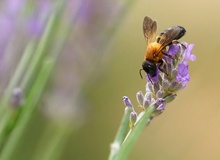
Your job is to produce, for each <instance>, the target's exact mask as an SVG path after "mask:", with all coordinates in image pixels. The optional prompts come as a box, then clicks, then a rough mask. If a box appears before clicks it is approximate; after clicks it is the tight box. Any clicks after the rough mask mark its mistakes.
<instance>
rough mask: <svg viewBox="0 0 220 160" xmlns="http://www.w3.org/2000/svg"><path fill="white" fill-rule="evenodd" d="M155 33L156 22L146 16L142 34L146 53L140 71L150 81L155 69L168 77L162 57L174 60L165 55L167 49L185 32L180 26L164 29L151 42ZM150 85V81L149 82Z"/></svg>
mask: <svg viewBox="0 0 220 160" xmlns="http://www.w3.org/2000/svg"><path fill="white" fill-rule="evenodd" d="M156 31H157V22H156V21H155V20H152V19H151V18H150V17H148V16H146V17H145V18H144V21H143V33H144V38H145V40H146V43H147V48H146V52H145V55H144V61H143V63H142V69H140V70H139V74H140V76H141V78H142V79H143V77H142V75H141V71H142V70H144V71H145V72H146V73H147V76H148V79H149V80H150V81H151V77H155V76H156V73H157V69H159V70H160V71H161V72H163V73H165V74H166V75H167V76H169V75H168V74H167V73H166V71H165V70H164V69H163V66H164V64H165V62H164V59H163V58H164V56H168V57H169V58H172V59H174V58H173V57H172V56H171V55H169V54H167V53H166V52H167V47H169V46H170V45H171V44H177V43H179V42H178V40H179V39H180V38H181V37H183V36H184V35H185V33H186V30H185V28H184V27H182V26H172V27H170V28H167V29H165V30H164V31H163V32H161V33H160V35H159V36H157V38H156V41H155V42H152V39H153V37H154V35H155V33H156ZM151 83H152V81H151Z"/></svg>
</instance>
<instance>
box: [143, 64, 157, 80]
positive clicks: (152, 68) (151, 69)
mask: <svg viewBox="0 0 220 160" xmlns="http://www.w3.org/2000/svg"><path fill="white" fill-rule="evenodd" d="M142 70H144V71H145V72H146V73H147V74H149V75H150V76H151V77H154V76H156V72H157V65H156V64H155V63H154V62H151V61H149V60H144V61H143V63H142V69H140V71H139V72H140V76H141V78H143V77H142V75H141V71H142Z"/></svg>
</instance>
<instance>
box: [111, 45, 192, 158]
mask: <svg viewBox="0 0 220 160" xmlns="http://www.w3.org/2000/svg"><path fill="white" fill-rule="evenodd" d="M193 47H194V44H187V43H182V44H175V45H171V46H170V47H169V50H168V52H167V54H168V55H170V56H172V57H175V58H173V59H171V58H169V57H168V56H165V57H164V60H165V62H166V65H164V68H163V69H164V70H165V71H166V73H168V75H166V74H164V73H163V72H160V71H159V70H157V75H156V76H155V77H150V76H149V75H147V76H146V79H147V84H146V93H145V94H143V93H142V92H141V91H139V92H137V94H136V98H137V102H138V104H139V106H140V107H141V108H142V109H143V111H142V112H141V113H139V114H137V112H135V110H134V107H133V105H132V103H131V101H130V99H129V98H128V97H127V96H124V97H123V101H124V104H125V115H124V117H123V121H122V123H121V126H120V128H119V130H118V133H117V135H116V138H115V140H114V142H113V143H112V144H111V153H110V156H109V160H124V159H127V157H128V154H129V152H130V151H131V149H132V147H133V146H134V144H135V142H136V141H137V139H138V137H139V135H140V134H141V132H142V130H143V129H144V128H145V126H146V125H148V124H149V123H150V122H151V121H152V120H153V118H154V117H156V116H158V115H160V114H161V113H163V111H164V110H165V108H166V105H167V103H170V102H172V101H173V100H174V99H175V98H176V96H177V92H178V91H179V90H182V89H184V88H185V87H186V85H187V83H188V82H189V81H190V76H189V64H188V62H189V61H194V60H196V57H195V55H194V54H193V53H192V49H193ZM149 78H151V79H149ZM128 123H130V130H129V125H128ZM124 125H126V126H124ZM128 130H129V131H128ZM127 131H128V132H127Z"/></svg>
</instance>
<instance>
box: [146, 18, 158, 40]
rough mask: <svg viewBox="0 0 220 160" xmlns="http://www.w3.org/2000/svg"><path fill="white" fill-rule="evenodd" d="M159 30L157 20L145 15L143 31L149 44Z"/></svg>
mask: <svg viewBox="0 0 220 160" xmlns="http://www.w3.org/2000/svg"><path fill="white" fill-rule="evenodd" d="M156 31H157V22H156V21H154V20H152V19H151V18H150V17H148V16H146V17H144V21H143V32H144V37H145V39H146V42H147V44H149V43H150V42H151V40H152V38H153V36H154V35H155V33H156Z"/></svg>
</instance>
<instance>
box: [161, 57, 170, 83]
mask: <svg viewBox="0 0 220 160" xmlns="http://www.w3.org/2000/svg"><path fill="white" fill-rule="evenodd" d="M164 64H165V61H164V60H163V59H162V60H160V61H159V66H158V69H159V70H160V71H161V72H163V73H164V74H165V75H166V76H167V78H168V79H171V77H170V75H169V74H168V73H167V72H166V71H165V70H164V69H163V66H164Z"/></svg>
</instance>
